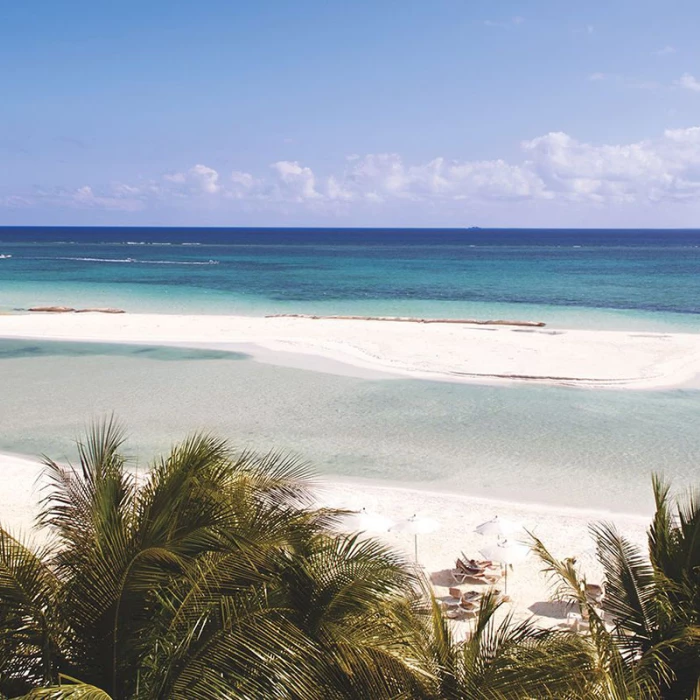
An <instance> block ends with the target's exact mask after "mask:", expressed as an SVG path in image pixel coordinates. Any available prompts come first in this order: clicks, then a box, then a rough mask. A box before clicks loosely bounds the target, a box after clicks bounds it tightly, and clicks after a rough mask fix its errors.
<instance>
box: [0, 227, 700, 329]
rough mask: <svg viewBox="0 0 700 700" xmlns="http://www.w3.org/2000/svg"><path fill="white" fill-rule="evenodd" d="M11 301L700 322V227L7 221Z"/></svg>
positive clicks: (4, 245)
mask: <svg viewBox="0 0 700 700" xmlns="http://www.w3.org/2000/svg"><path fill="white" fill-rule="evenodd" d="M0 255H5V256H11V257H6V258H3V259H0V309H2V310H6V311H7V310H11V309H21V308H26V307H28V306H32V305H39V304H65V305H71V306H73V305H90V306H94V305H109V306H120V307H124V308H125V309H126V310H128V311H157V312H171V313H177V312H180V313H181V312H195V313H205V312H208V313H240V314H262V313H276V312H295V313H320V314H332V313H340V314H342V313H347V314H368V315H369V314H377V315H390V314H403V315H415V316H433V317H443V316H444V317H453V318H454V317H461V316H466V317H478V318H493V317H499V318H505V317H508V318H528V319H533V320H542V321H545V322H547V323H549V324H552V325H559V326H565V327H584V328H624V329H632V328H634V329H653V330H658V329H672V328H678V329H682V330H686V331H688V330H690V331H693V330H696V329H700V230H693V231H679V230H666V231H651V230H641V231H636V230H629V231H620V230H541V231H540V230H473V229H470V230H444V229H440V230H424V229H420V230H405V229H402V230H398V229H397V230H387V229H378V230H373V229H357V230H351V229H190V228H0Z"/></svg>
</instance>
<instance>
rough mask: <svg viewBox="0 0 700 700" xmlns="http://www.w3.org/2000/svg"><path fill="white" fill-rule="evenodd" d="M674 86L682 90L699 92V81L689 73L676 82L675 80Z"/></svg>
mask: <svg viewBox="0 0 700 700" xmlns="http://www.w3.org/2000/svg"><path fill="white" fill-rule="evenodd" d="M675 85H677V86H678V87H680V88H683V89H684V90H692V91H693V92H700V81H699V80H698V79H697V78H696V77H695V76H694V75H691V74H690V73H684V74H683V75H682V76H681V77H680V78H679V79H678V80H676V82H675Z"/></svg>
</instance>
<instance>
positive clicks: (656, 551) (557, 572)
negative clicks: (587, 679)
mask: <svg viewBox="0 0 700 700" xmlns="http://www.w3.org/2000/svg"><path fill="white" fill-rule="evenodd" d="M653 489H654V497H655V501H656V513H655V515H654V519H653V521H652V524H651V527H650V528H649V532H648V554H645V553H643V552H642V551H640V550H639V549H638V548H637V547H635V546H634V545H633V544H631V543H630V542H629V541H628V540H627V539H626V538H625V537H623V536H622V535H621V534H620V533H619V532H617V530H616V529H615V527H614V526H613V525H611V524H606V523H603V524H599V525H595V526H593V527H592V528H591V531H592V534H593V536H594V538H595V540H596V543H597V550H598V559H599V561H600V563H601V565H602V567H603V570H604V575H605V598H604V609H605V621H606V622H608V623H609V624H608V625H607V626H606V624H605V623H604V620H603V618H602V617H601V614H600V613H599V611H598V610H597V609H596V608H595V606H593V605H592V604H591V603H590V602H589V601H588V599H587V597H586V581H585V579H584V578H582V577H581V576H580V574H579V572H578V570H577V568H576V566H575V564H574V562H573V561H572V560H564V561H557V560H556V559H554V558H553V557H552V556H551V554H549V552H548V551H547V550H546V548H545V547H544V545H543V544H542V542H540V541H539V540H538V539H537V538H534V537H533V541H534V550H535V552H536V553H537V554H538V555H539V557H540V559H541V560H542V561H543V563H544V564H545V573H547V574H548V575H550V576H551V577H552V579H553V581H554V582H555V592H556V594H557V595H558V596H559V597H560V598H562V599H565V600H569V601H571V602H574V603H576V604H577V605H578V606H579V607H580V609H581V610H582V611H583V612H584V613H585V617H586V618H587V619H588V621H589V624H590V634H589V639H590V641H591V644H592V648H593V649H594V652H595V656H596V657H597V660H598V661H597V664H596V665H597V669H598V685H599V687H600V688H601V689H603V690H604V694H603V695H602V696H601V697H604V698H608V697H610V698H614V699H617V698H638V697H641V698H655V697H661V698H668V699H669V700H671V699H673V700H681V699H689V698H695V697H698V696H699V695H700V495H699V494H698V492H697V491H693V490H691V491H689V492H688V493H687V494H685V495H684V496H681V497H679V498H678V499H675V500H674V499H672V498H671V497H670V491H669V488H668V486H667V485H666V484H665V483H664V482H663V481H662V480H661V479H659V478H658V477H654V479H653ZM592 697H593V696H592Z"/></svg>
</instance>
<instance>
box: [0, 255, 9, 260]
mask: <svg viewBox="0 0 700 700" xmlns="http://www.w3.org/2000/svg"><path fill="white" fill-rule="evenodd" d="M11 257H12V256H11V255H0V260H7V259H8V258H11Z"/></svg>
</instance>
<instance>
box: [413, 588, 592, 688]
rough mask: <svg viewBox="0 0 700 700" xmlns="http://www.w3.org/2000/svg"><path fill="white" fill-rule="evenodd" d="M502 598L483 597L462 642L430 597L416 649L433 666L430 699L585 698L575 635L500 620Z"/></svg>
mask: <svg viewBox="0 0 700 700" xmlns="http://www.w3.org/2000/svg"><path fill="white" fill-rule="evenodd" d="M502 605H503V599H502V598H501V597H500V596H499V595H498V594H496V593H494V592H491V593H488V594H486V595H485V596H484V599H483V602H482V605H481V607H480V609H479V613H478V616H477V619H476V620H475V624H474V628H473V629H472V630H471V632H470V633H469V634H468V635H467V637H466V638H465V639H464V640H462V641H457V640H456V639H455V637H454V631H453V628H452V627H451V626H450V624H449V622H448V621H447V620H446V619H445V617H444V615H443V614H442V611H441V609H440V607H439V605H438V604H437V602H436V601H435V600H433V602H432V611H431V615H430V616H429V618H428V619H427V620H426V622H425V629H424V634H423V635H422V644H421V648H422V653H423V655H424V658H425V659H426V666H429V667H431V668H432V670H433V676H434V678H435V682H434V684H433V686H432V687H431V692H430V694H429V695H427V696H425V697H426V698H430V699H431V700H438V699H439V700H467V699H468V700H528V699H531V698H558V699H560V700H564V699H566V698H570V699H573V698H581V699H583V698H589V697H592V696H591V695H590V694H589V691H590V688H591V684H590V682H589V679H590V677H591V675H592V674H591V655H590V650H589V648H588V645H587V643H586V642H585V640H583V639H582V638H581V637H579V636H577V635H572V634H569V633H565V632H556V631H551V630H542V629H538V628H537V627H535V626H534V625H533V623H532V622H531V621H528V620H526V621H521V622H516V621H515V620H514V618H513V615H512V613H509V614H507V615H506V616H505V617H504V618H502V619H501V620H500V622H499V621H498V620H497V618H496V613H497V612H498V611H499V609H500V608H501V606H502Z"/></svg>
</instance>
